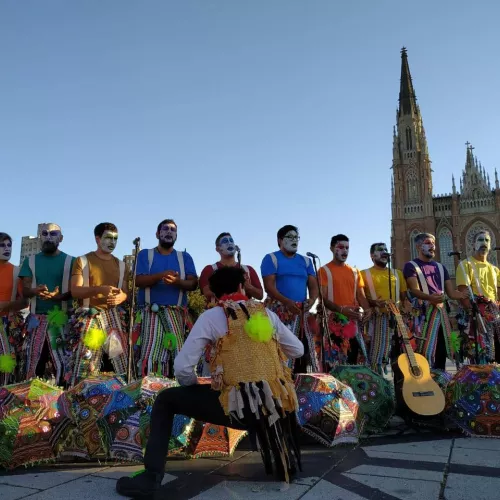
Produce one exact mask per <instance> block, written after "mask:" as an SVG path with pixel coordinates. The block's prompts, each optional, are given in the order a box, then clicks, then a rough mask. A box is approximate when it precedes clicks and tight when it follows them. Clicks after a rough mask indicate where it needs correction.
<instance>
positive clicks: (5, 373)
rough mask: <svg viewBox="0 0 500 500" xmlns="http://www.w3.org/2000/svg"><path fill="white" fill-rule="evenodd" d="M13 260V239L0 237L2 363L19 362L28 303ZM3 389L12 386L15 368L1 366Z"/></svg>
mask: <svg viewBox="0 0 500 500" xmlns="http://www.w3.org/2000/svg"><path fill="white" fill-rule="evenodd" d="M11 256H12V238H11V237H10V236H9V235H8V234H7V233H0V359H1V358H2V357H3V356H9V357H11V358H13V359H15V358H16V350H18V349H19V347H20V345H19V341H20V339H21V330H22V325H23V318H22V316H21V315H20V314H19V311H20V310H21V309H24V308H25V307H26V306H27V305H28V302H27V300H26V299H24V298H23V297H22V283H21V281H20V280H19V278H18V276H19V268H18V267H17V266H14V265H12V264H11V263H10V262H9V260H10V258H11ZM0 366H1V367H0V387H1V386H3V385H7V384H8V383H9V382H13V371H14V368H15V367H12V368H9V367H8V366H3V363H0Z"/></svg>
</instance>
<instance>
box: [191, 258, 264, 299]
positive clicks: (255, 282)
mask: <svg viewBox="0 0 500 500" xmlns="http://www.w3.org/2000/svg"><path fill="white" fill-rule="evenodd" d="M216 265H217V268H218V269H220V268H221V267H223V266H222V264H221V263H220V262H217V264H216ZM236 267H239V266H238V264H236ZM246 267H247V268H248V272H249V274H250V283H251V284H252V286H254V287H255V288H258V289H259V290H262V285H261V284H260V279H259V276H258V275H257V273H256V272H255V269H254V268H253V267H252V266H246ZM213 273H214V268H213V265H209V266H205V267H204V268H203V271H202V272H201V275H200V280H199V283H200V290H201V291H202V292H203V289H204V288H205V287H206V286H207V285H208V279H209V278H210V276H212V274H213Z"/></svg>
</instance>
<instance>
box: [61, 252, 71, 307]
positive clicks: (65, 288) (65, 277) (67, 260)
mask: <svg viewBox="0 0 500 500" xmlns="http://www.w3.org/2000/svg"><path fill="white" fill-rule="evenodd" d="M72 260H73V257H71V255H66V258H65V259H64V270H63V279H62V286H61V293H68V291H69V279H70V278H69V276H70V272H71V261H72ZM61 310H62V311H67V310H68V302H67V301H66V300H63V301H62V302H61Z"/></svg>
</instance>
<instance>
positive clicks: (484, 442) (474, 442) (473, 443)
mask: <svg viewBox="0 0 500 500" xmlns="http://www.w3.org/2000/svg"><path fill="white" fill-rule="evenodd" d="M454 447H455V448H473V449H475V450H492V451H500V439H487V438H479V437H476V438H474V437H471V438H458V439H455V444H454Z"/></svg>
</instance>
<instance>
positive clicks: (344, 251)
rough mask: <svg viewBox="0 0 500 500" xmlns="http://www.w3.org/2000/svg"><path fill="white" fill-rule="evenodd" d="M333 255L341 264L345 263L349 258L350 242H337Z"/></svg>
mask: <svg viewBox="0 0 500 500" xmlns="http://www.w3.org/2000/svg"><path fill="white" fill-rule="evenodd" d="M333 255H334V256H335V259H336V260H338V261H340V262H345V261H346V260H347V257H348V256H349V242H348V241H337V243H335V246H334V247H333Z"/></svg>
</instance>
